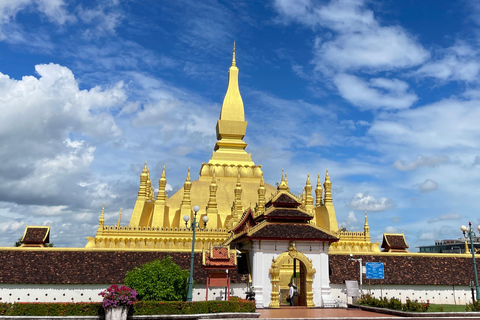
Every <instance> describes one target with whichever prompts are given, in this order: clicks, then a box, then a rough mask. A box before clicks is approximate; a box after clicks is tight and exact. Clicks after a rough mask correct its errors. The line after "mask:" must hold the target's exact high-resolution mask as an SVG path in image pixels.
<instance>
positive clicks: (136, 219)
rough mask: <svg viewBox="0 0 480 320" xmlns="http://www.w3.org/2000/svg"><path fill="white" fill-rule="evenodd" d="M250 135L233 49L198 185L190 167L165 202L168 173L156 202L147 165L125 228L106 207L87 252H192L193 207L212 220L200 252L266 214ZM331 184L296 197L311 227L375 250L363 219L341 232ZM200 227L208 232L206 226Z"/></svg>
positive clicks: (342, 247) (343, 245)
mask: <svg viewBox="0 0 480 320" xmlns="http://www.w3.org/2000/svg"><path fill="white" fill-rule="evenodd" d="M246 129H247V121H245V114H244V107H243V100H242V97H241V95H240V90H239V85H238V68H237V66H236V61H235V45H234V48H233V59H232V65H231V66H230V69H229V72H228V88H227V93H226V94H225V99H224V100H223V105H222V109H221V112H220V118H219V119H218V121H217V126H216V132H217V142H216V144H215V148H214V151H213V153H212V157H211V158H210V160H209V161H208V163H203V164H202V166H201V169H200V174H199V178H198V180H194V181H191V173H190V168H189V169H188V172H187V175H186V180H185V183H184V184H183V188H181V189H180V190H178V191H177V192H176V193H175V194H174V195H173V196H171V197H168V195H167V192H166V190H165V187H166V185H167V179H166V174H165V167H164V168H163V172H162V176H161V178H160V179H159V180H158V190H159V191H158V193H157V196H156V197H155V193H154V188H153V187H152V185H151V180H150V172H149V170H148V168H147V163H145V166H144V169H143V172H142V173H141V175H140V188H139V191H138V197H137V200H136V202H135V207H134V209H133V212H132V216H131V219H130V223H129V225H128V226H121V225H120V219H121V211H120V216H119V219H118V223H117V224H116V225H113V226H106V225H105V220H104V209H105V208H103V209H102V213H101V216H100V220H99V226H98V230H97V234H96V236H95V237H88V238H87V239H88V243H87V245H86V248H117V249H120V248H125V249H128V248H131V249H152V250H166V251H190V250H191V241H192V232H191V231H189V230H187V229H186V228H185V224H184V222H183V219H182V217H183V216H185V215H190V216H191V218H192V217H193V206H196V205H198V206H199V207H200V211H199V212H198V214H199V218H200V219H198V220H197V221H201V218H202V217H203V216H205V215H206V216H208V218H209V221H208V223H207V229H205V230H203V231H201V232H198V233H197V234H196V240H195V241H196V242H195V249H196V250H198V251H201V250H203V249H208V248H209V247H210V245H219V244H221V243H223V242H224V241H225V240H226V239H227V236H228V232H229V230H231V229H232V228H233V227H234V226H235V225H236V224H237V223H238V222H239V220H240V218H241V217H242V215H243V213H244V212H245V211H246V210H247V209H248V207H249V206H250V205H251V204H255V207H254V208H252V210H253V211H254V212H255V215H259V214H261V213H263V212H264V209H265V208H264V205H265V203H266V202H267V201H268V200H269V197H270V195H272V194H275V193H276V192H277V188H276V187H274V186H272V185H269V184H267V183H265V181H264V180H263V172H262V166H261V165H256V164H255V163H254V162H253V160H252V157H251V155H250V154H249V153H247V152H246V151H245V148H246V146H247V144H246V143H245V142H244V141H243V137H244V136H245V133H246ZM280 187H282V188H285V187H286V188H288V181H287V174H286V173H285V174H284V173H283V172H282V180H281V183H280V185H279V188H280ZM331 187H332V183H331V181H330V177H329V174H328V170H327V172H326V177H325V181H324V183H323V188H322V184H321V182H320V175H317V184H316V188H315V190H314V192H315V199H314V197H313V196H312V189H313V186H312V185H311V183H310V177H309V176H307V180H306V185H305V187H304V189H303V193H302V194H301V195H299V197H298V199H299V200H300V201H301V202H302V204H303V208H304V209H305V210H306V211H307V212H308V213H309V214H311V215H312V216H313V219H312V220H311V222H310V223H312V224H315V225H317V226H320V227H323V228H325V229H327V230H330V231H333V232H338V235H339V236H340V241H339V242H337V243H334V244H332V246H331V247H330V251H331V252H350V251H351V252H355V251H356V252H378V251H379V249H378V243H371V241H370V234H369V230H368V223H367V219H366V214H365V228H364V231H363V232H340V231H339V229H338V226H337V220H336V216H335V208H334V206H333V203H332V194H331ZM201 224H202V227H203V223H201Z"/></svg>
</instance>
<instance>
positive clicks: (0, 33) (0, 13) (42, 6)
mask: <svg viewBox="0 0 480 320" xmlns="http://www.w3.org/2000/svg"><path fill="white" fill-rule="evenodd" d="M66 7H67V4H66V3H65V2H64V1H63V0H15V1H8V0H4V1H0V40H9V41H10V40H13V42H19V41H18V37H21V38H24V37H25V36H26V35H23V32H21V29H20V28H19V26H18V25H16V24H15V23H13V25H14V27H13V28H12V27H10V28H8V29H7V30H8V32H7V30H5V26H6V25H8V24H10V23H12V22H11V21H12V20H14V19H15V17H16V15H17V13H18V12H20V11H22V10H26V9H27V8H28V9H31V8H33V9H36V10H38V12H40V13H42V14H44V15H45V16H46V17H47V18H48V20H50V21H52V22H55V23H57V24H59V25H63V24H65V23H66V22H75V21H76V18H75V17H74V16H73V15H71V14H69V13H68V12H67V10H66ZM12 30H16V33H14V34H12V33H11V31H12ZM15 37H16V38H17V39H15ZM20 42H23V41H20Z"/></svg>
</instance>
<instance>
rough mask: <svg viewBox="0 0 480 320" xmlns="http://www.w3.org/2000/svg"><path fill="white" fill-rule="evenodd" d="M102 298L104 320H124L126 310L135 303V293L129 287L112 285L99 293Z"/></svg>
mask: <svg viewBox="0 0 480 320" xmlns="http://www.w3.org/2000/svg"><path fill="white" fill-rule="evenodd" d="M98 295H100V296H102V297H103V303H102V306H103V308H104V309H105V320H126V319H127V314H128V308H129V307H130V306H131V305H132V304H133V303H134V302H136V301H137V292H136V291H135V290H133V289H131V288H129V287H126V286H121V287H119V286H118V285H116V284H114V285H111V286H110V288H108V289H107V290H104V291H102V292H100V293H99V294H98Z"/></svg>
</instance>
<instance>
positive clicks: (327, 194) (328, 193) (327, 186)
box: [323, 169, 332, 203]
mask: <svg viewBox="0 0 480 320" xmlns="http://www.w3.org/2000/svg"><path fill="white" fill-rule="evenodd" d="M323 187H324V188H325V203H327V202H330V203H331V202H332V182H331V181H330V176H329V175H328V169H327V174H326V175H325V183H324V184H323Z"/></svg>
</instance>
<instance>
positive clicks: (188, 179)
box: [187, 167, 190, 182]
mask: <svg viewBox="0 0 480 320" xmlns="http://www.w3.org/2000/svg"><path fill="white" fill-rule="evenodd" d="M187 182H190V167H188V173H187Z"/></svg>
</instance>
